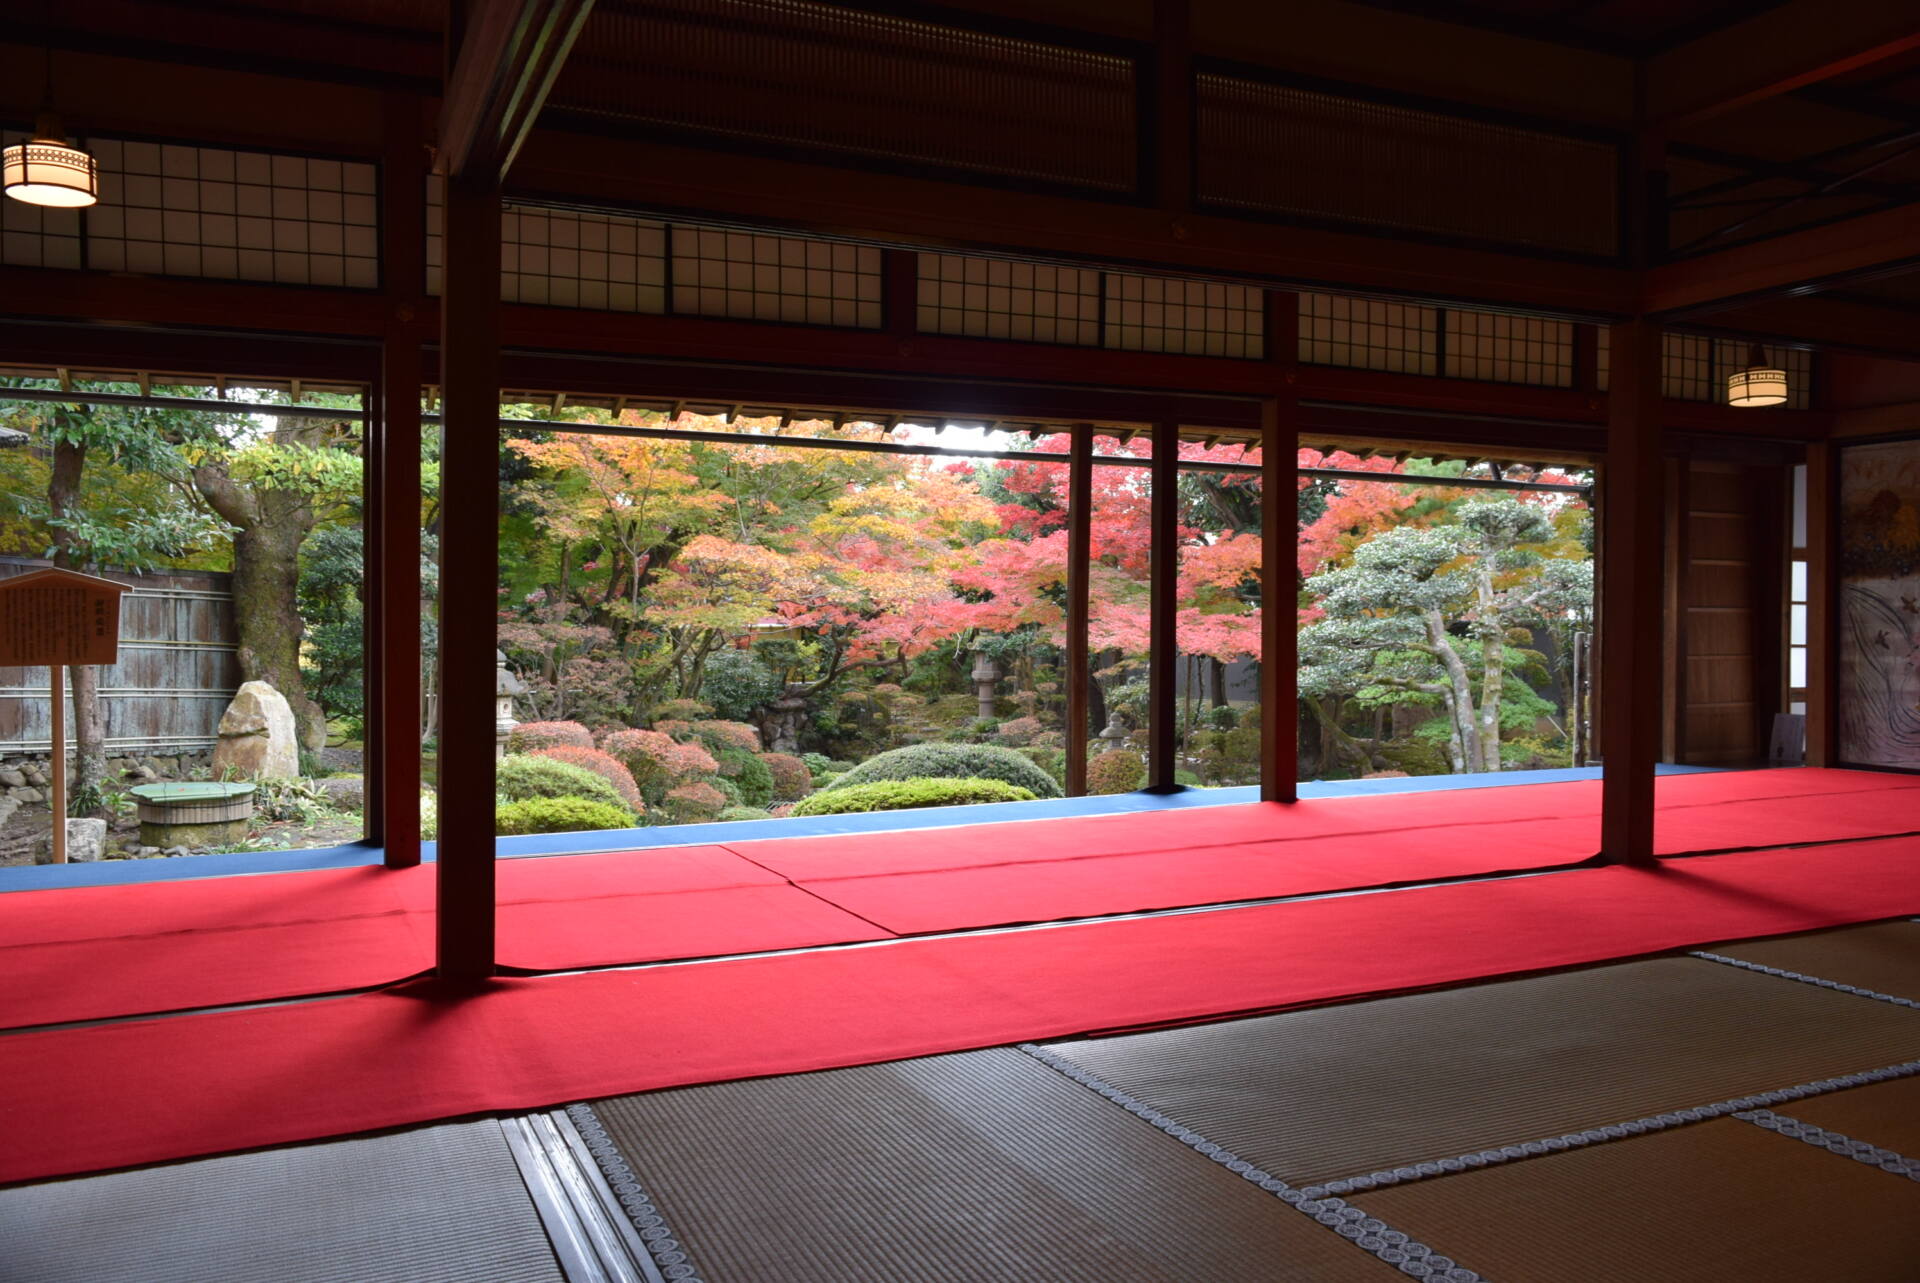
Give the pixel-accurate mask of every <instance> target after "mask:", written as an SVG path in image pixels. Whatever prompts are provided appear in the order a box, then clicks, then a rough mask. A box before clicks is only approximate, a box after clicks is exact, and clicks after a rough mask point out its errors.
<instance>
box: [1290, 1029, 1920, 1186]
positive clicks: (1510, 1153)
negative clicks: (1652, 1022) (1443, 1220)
mask: <svg viewBox="0 0 1920 1283" xmlns="http://www.w3.org/2000/svg"><path fill="white" fill-rule="evenodd" d="M1915 1074H1920V1060H1908V1061H1903V1062H1902V1063H1900V1064H1897V1065H1888V1066H1886V1067H1885V1068H1883V1069H1870V1070H1867V1071H1865V1072H1863V1073H1857V1074H1843V1075H1841V1076H1839V1077H1837V1078H1822V1079H1820V1080H1819V1081H1817V1082H1811V1083H1801V1084H1799V1085H1798V1086H1795V1087H1782V1088H1780V1089H1779V1090H1777V1091H1767V1092H1759V1093H1756V1094H1755V1095H1752V1096H1739V1097H1735V1098H1734V1099H1732V1100H1722V1101H1716V1102H1715V1103H1713V1104H1711V1105H1699V1106H1696V1107H1694V1108H1691V1109H1676V1110H1670V1111H1668V1112H1667V1113H1664V1114H1651V1115H1649V1116H1647V1117H1645V1118H1635V1119H1631V1120H1629V1121H1627V1122H1623V1123H1609V1124H1607V1125H1606V1126H1605V1127H1589V1128H1587V1129H1586V1130H1584V1131H1577V1132H1567V1133H1565V1134H1564V1135H1560V1136H1548V1137H1545V1138H1543V1139H1541V1140H1530V1141H1527V1142H1525V1143H1524V1144H1519V1145H1504V1146H1502V1147H1501V1148H1499V1149H1483V1150H1480V1151H1478V1152H1477V1153H1472V1154H1461V1155H1458V1156H1457V1157H1454V1158H1442V1159H1439V1160H1437V1161H1433V1162H1424V1163H1413V1164H1410V1165H1408V1166H1406V1167H1396V1168H1393V1169H1392V1170H1390V1171H1378V1172H1367V1173H1363V1174H1362V1175H1359V1176H1348V1177H1344V1178H1342V1179H1340V1180H1336V1181H1327V1182H1325V1183H1324V1184H1320V1185H1309V1186H1307V1187H1305V1188H1304V1189H1302V1190H1301V1191H1300V1193H1301V1194H1303V1195H1304V1196H1306V1197H1308V1198H1318V1197H1322V1196H1324V1195H1328V1194H1334V1195H1339V1194H1360V1193H1365V1192H1366V1191H1367V1190H1371V1189H1384V1188H1387V1187H1389V1186H1393V1185H1403V1184H1405V1183H1407V1182H1408V1181H1419V1180H1428V1179H1431V1178H1432V1177H1435V1176H1447V1175H1450V1174H1452V1173H1454V1172H1467V1171H1472V1170H1474V1169H1475V1168H1480V1167H1492V1166H1496V1165H1498V1164H1500V1163H1507V1162H1513V1161H1515V1160H1517V1159H1527V1158H1542V1157H1545V1156H1546V1155H1548V1154H1559V1153H1564V1152H1565V1151H1567V1150H1569V1149H1584V1148H1586V1147H1587V1146H1588V1145H1601V1144H1605V1143H1606V1142H1608V1141H1614V1140H1626V1139H1627V1138H1628V1137H1630V1136H1644V1135H1646V1134H1647V1133H1649V1132H1659V1131H1665V1130H1667V1129H1668V1128H1669V1127H1684V1126H1686V1125H1687V1124H1688V1123H1703V1122H1706V1121H1707V1120H1708V1119H1710V1118H1725V1117H1728V1116H1729V1115H1731V1116H1734V1117H1738V1116H1739V1115H1740V1113H1741V1112H1742V1111H1750V1110H1755V1109H1759V1108H1761V1107H1763V1106H1766V1105H1778V1104H1784V1103H1785V1102H1787V1101H1789V1100H1805V1099H1806V1098H1807V1097H1809V1096H1823V1095H1825V1094H1827V1093H1828V1092H1835V1091H1845V1090H1846V1089H1847V1088H1849V1087H1868V1086H1872V1085H1873V1084H1874V1083H1884V1082H1892V1081H1893V1080H1894V1079H1897V1078H1910V1077H1912V1076H1913V1075H1915Z"/></svg>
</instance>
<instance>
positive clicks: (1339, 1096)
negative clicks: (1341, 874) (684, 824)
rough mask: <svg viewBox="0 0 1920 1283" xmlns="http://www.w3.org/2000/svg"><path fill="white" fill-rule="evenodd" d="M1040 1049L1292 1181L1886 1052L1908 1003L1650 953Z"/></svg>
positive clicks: (1577, 1126) (1512, 1140)
mask: <svg viewBox="0 0 1920 1283" xmlns="http://www.w3.org/2000/svg"><path fill="white" fill-rule="evenodd" d="M1050 1049H1051V1050H1052V1051H1054V1052H1056V1053H1058V1054H1061V1055H1064V1056H1067V1057H1069V1058H1071V1059H1072V1060H1074V1061H1075V1062H1077V1063H1079V1064H1081V1065H1082V1066H1084V1067H1085V1068H1087V1069H1089V1070H1091V1071H1092V1072H1093V1073H1095V1074H1097V1075H1099V1076H1100V1077H1101V1078H1103V1079H1105V1080H1106V1081H1107V1082H1109V1083H1111V1084H1112V1085H1113V1086H1115V1087H1118V1088H1119V1089H1121V1090H1122V1091H1125V1092H1128V1093H1129V1094H1131V1095H1133V1096H1135V1097H1137V1098H1139V1099H1140V1100H1142V1101H1143V1102H1145V1103H1146V1104H1148V1105H1150V1106H1152V1107H1153V1108H1155V1109H1158V1110H1160V1111H1161V1112H1163V1113H1165V1114H1167V1115H1169V1116H1171V1117H1172V1118H1174V1119H1176V1120H1178V1121H1179V1122H1180V1123H1182V1124H1184V1125H1186V1126H1188V1127H1191V1128H1193V1129H1194V1130H1196V1131H1198V1132H1201V1133H1202V1134H1204V1135H1206V1136H1207V1137H1208V1138H1209V1139H1211V1140H1213V1141H1216V1142H1218V1143H1219V1144H1221V1145H1224V1146H1226V1147H1227V1148H1229V1149H1231V1150H1233V1151H1234V1152H1235V1153H1237V1154H1239V1155H1240V1156H1241V1157H1242V1158H1245V1159H1247V1160H1248V1161H1250V1162H1252V1163H1255V1164H1256V1165H1258V1166H1260V1167H1262V1168H1264V1169H1266V1170H1267V1171H1270V1172H1272V1173H1273V1174H1274V1175H1276V1176H1278V1177H1280V1178H1281V1179H1283V1180H1286V1181H1289V1182H1292V1183H1294V1184H1308V1183H1312V1182H1315V1181H1324V1180H1332V1179H1338V1178H1342V1177H1346V1176H1352V1175H1359V1174H1364V1173H1370V1172H1374V1171H1378V1170H1383V1169H1391V1168H1394V1167H1399V1166H1405V1165H1408V1164H1412V1163H1416V1162H1420V1161H1430V1160H1431V1161H1437V1160H1439V1159H1442V1158H1451V1157H1454V1156H1455V1155H1459V1154H1463V1153H1467V1152H1472V1151H1478V1150H1482V1149H1486V1148H1490V1147H1498V1146H1502V1145H1509V1144H1521V1143H1525V1142H1527V1141H1532V1140H1539V1139H1543V1138H1545V1137H1548V1136H1558V1135H1561V1134H1562V1133H1565V1132H1569V1131H1577V1130H1583V1129H1586V1128H1590V1127H1602V1126H1606V1125H1608V1124H1612V1123H1618V1122H1624V1121H1626V1120H1629V1119H1634V1118H1639V1117H1644V1116H1647V1115H1651V1114H1657V1113H1662V1112H1666V1111H1669V1110H1677V1109H1685V1108H1690V1107H1695V1106H1700V1105H1706V1104H1711V1103H1713V1102H1716V1101H1721V1100H1726V1099H1730V1098H1733V1097H1737V1096H1742V1095H1747V1094H1751V1093H1755V1092H1760V1091H1766V1090H1771V1089H1775V1088H1782V1087H1790V1086H1793V1085H1795V1084H1798V1083H1803V1082H1809V1081H1812V1080H1816V1079H1820V1078H1825V1077H1828V1076H1831V1075H1835V1074H1842V1073H1852V1072H1858V1071H1863V1070H1868V1069H1877V1068H1880V1067H1882V1066H1885V1065H1891V1064H1896V1063H1899V1062H1902V1061H1906V1060H1910V1059H1913V1058H1916V1057H1920V1013H1916V1012H1914V1011H1910V1010H1907V1009H1905V1008H1901V1007H1896V1006H1893V1005H1891V1004H1888V1003H1878V1002H1871V1001H1866V1000H1862V999H1860V998H1857V997H1851V996H1848V995H1844V994H1838V993H1834V992H1831V991H1829V990H1823V989H1817V988H1814V987H1812V986H1809V985H1801V984H1793V983H1789V982H1785V981H1781V980H1779V979H1776V978H1773V977H1770V976H1765V975H1759V974H1756V973H1753V972H1748V971H1742V970H1739V969H1737V968H1733V967H1728V966H1723V965H1720V964H1716V963H1711V962H1705V961H1701V960H1698V959H1692V958H1662V959H1654V960H1651V961H1645V962H1633V963H1625V964H1620V965H1616V966H1609V967H1598V968H1593V969H1591V970H1586V971H1577V972H1568V973H1563V974H1559V975H1550V976H1540V977H1534V978H1531V979H1524V980H1512V981H1502V982H1498V983H1493V984H1485V985H1476V986H1472V987H1469V988H1462V989H1453V990H1444V991H1440V992H1435V993H1424V994H1412V995H1406V996H1402V997H1395V998H1385V999H1380V1000H1376V1001H1372V1002H1364V1003H1353V1004H1348V1005H1344V1006H1337V1007H1323V1008H1318V1009H1313V1010H1307V1011H1297V1012H1287V1013H1282V1014H1280V1015H1274V1016H1264V1017H1258V1018H1254V1019H1249V1020H1237V1021H1232V1022H1227V1023H1222V1024H1211V1025H1201V1026H1195V1027H1189V1028H1180V1029H1169V1030H1159V1031H1154V1032H1151V1033H1143V1034H1135V1035H1129V1036H1125V1037H1117V1038H1102V1039H1092V1040H1085V1041H1077V1042H1070V1043H1062V1044H1055V1045H1053V1046H1052V1047H1051V1048H1050ZM1436 1246H1438V1245H1436Z"/></svg>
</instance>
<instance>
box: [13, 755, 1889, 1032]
mask: <svg viewBox="0 0 1920 1283" xmlns="http://www.w3.org/2000/svg"><path fill="white" fill-rule="evenodd" d="M1658 787H1659V796H1660V801H1661V811H1660V832H1659V837H1660V846H1661V849H1662V850H1663V851H1668V852H1678V851H1691V850H1703V849H1705V850H1717V849H1728V848H1743V847H1751V846H1758V845H1762V844H1774V845H1778V844H1783V843H1790V842H1808V841H1827V840H1833V839H1837V838H1851V837H1863V836H1872V835H1879V834H1886V833H1897V832H1904V831H1908V830H1911V829H1915V828H1920V778H1916V777H1912V776H1899V775H1886V774H1876V773H1872V772H1864V771H1822V770H1783V771H1752V772H1727V773H1721V774H1707V775H1683V776H1668V777H1664V778H1662V779H1661V780H1660V781H1659V785H1658ZM1599 796H1600V786H1599V785H1598V784H1597V783H1590V782H1587V783H1575V784H1538V785H1529V786H1518V787H1503V788H1491V789H1463V790H1454V791H1443V792H1433V793H1410V794H1401V795H1397V796H1382V797H1364V798H1341V799H1334V800H1323V801H1309V802H1300V803H1296V804H1294V805H1292V806H1279V805H1257V804H1256V805H1249V806H1221V807H1204V808H1195V809H1191V810H1178V811H1158V812H1149V813H1145V814H1132V815H1114V816H1100V817H1086V818H1076V819H1061V820H1034V821H1022V822H1011V823H1007V824H998V825H969V826H956V827H953V828H936V829H917V830H911V831H906V832H898V833H877V834H859V835H848V836H839V837H828V838H798V839H793V838H790V839H780V840H772V841H764V842H743V843H737V844H734V845H733V846H732V847H731V848H723V847H718V846H708V847H681V848H663V849H659V850H653V851H641V852H623V853H616V854H607V855H584V856H565V857H554V858H547V859H525V860H506V861H502V862H501V864H500V867H499V878H500V902H501V903H500V961H501V963H502V964H503V965H504V966H507V967H511V968H521V969H526V970H562V969H566V968H572V967H588V966H596V965H606V964H614V963H622V962H645V961H652V960H655V959H660V958H680V957H703V956H709V955H713V954H724V953H748V952H760V951H766V950H773V949H787V948H801V947H805V946H809V945H820V944H831V943H837V942H846V941H855V940H872V939H879V938H884V937H885V936H887V935H888V934H890V933H902V934H912V933H919V932H931V931H942V930H958V929H965V928H970V927H981V926H993V925H998V924H1003V923H1010V922H1030V921H1050V920H1054V919H1060V918H1073V917H1087V916H1094V915H1099V914H1107V913H1124V912H1131V911H1136V910H1143V909H1157V908H1170V907H1176V906H1181V905H1189V904H1204V903H1217V902H1219V901H1223V900H1234V899H1256V898H1262V897H1269V896H1282V895H1298V894H1307V893H1312V892H1320V891H1332V890H1340V889H1343V888H1352V887H1362V886H1377V885H1381V884H1387V883H1396V882H1414V881H1429V880H1434V879H1439V878H1447V877H1456V876H1461V875H1470V874H1481V873H1488V872H1494V871H1498V870H1502V869H1525V868H1539V867H1543V866H1547V865H1553V864H1561V863H1567V862H1572V861H1577V860H1580V859H1583V858H1585V857H1586V856H1588V855H1590V854H1591V853H1592V851H1593V849H1594V845H1595V839H1596V837H1597V834H1598V828H1599V823H1598V819H1597V807H1598V804H1599ZM735 852H738V854H735ZM743 857H746V858H743ZM788 878H791V879H793V881H794V883H798V885H797V886H796V885H793V884H790V883H789V882H788V881H787V879H788ZM432 880H433V872H432V870H431V869H427V868H421V869H408V870H400V871H387V870H381V869H335V870H325V871H319V872H307V873H280V874H266V875H260V876H255V877H232V878H209V879H205V880H196V881H187V882H169V883H154V884H149V885H144V886H124V887H97V888H84V889H76V890H67V891H26V892H16V893H12V894H6V895H0V966H4V968H5V971H4V974H5V975H6V977H7V983H6V984H5V985H4V986H0V1028H17V1027H19V1026H22V1025H33V1024H50V1023H55V1022H61V1021H72V1020H90V1019H102V1018H107V1017H112V1016H123V1015H133V1014H139V1013H143V1012H153V1011H168V1010H177V1009H179V1008H182V1007H195V1006H212V1005H219V1004H226V1003H240V1002H255V1001H261V1000H264V999H270V998H279V997H287V996H292V995H298V994H308V993H327V992H334V991H338V990H342V989H354V988H363V987H367V986H372V985H378V984H385V983H390V982H393V981H396V980H400V979H402V978H404V977H407V976H410V975H414V974H416V973H418V972H420V971H422V970H425V969H426V968H428V967H429V966H430V965H431V962H432V920H431V914H432V908H433V886H432Z"/></svg>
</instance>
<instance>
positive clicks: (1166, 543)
mask: <svg viewBox="0 0 1920 1283" xmlns="http://www.w3.org/2000/svg"><path fill="white" fill-rule="evenodd" d="M1150 472H1151V475H1152V478H1153V496H1152V504H1151V507H1150V509H1149V511H1148V518H1147V520H1148V527H1149V530H1150V532H1151V535H1150V539H1149V543H1150V545H1151V548H1152V561H1151V563H1150V567H1149V571H1148V584H1149V588H1150V590H1151V595H1150V596H1149V598H1148V602H1147V646H1148V652H1147V707H1148V717H1147V745H1148V751H1147V789H1148V791H1150V792H1154V793H1172V792H1176V791H1177V790H1178V789H1179V787H1180V785H1179V783H1178V782H1177V781H1176V780H1175V779H1174V770H1175V761H1176V759H1177V756H1178V745H1177V740H1178V737H1177V735H1176V734H1175V732H1177V731H1178V730H1179V726H1178V720H1179V703H1178V700H1177V699H1176V698H1175V691H1174V687H1175V685H1176V677H1175V674H1176V673H1177V672H1178V671H1179V669H1178V663H1179V658H1180V638H1179V635H1178V634H1179V629H1178V624H1177V619H1178V616H1177V614H1176V607H1177V606H1178V600H1177V599H1178V595H1179V591H1180V425H1179V424H1178V423H1156V424H1155V425H1154V428H1153V467H1152V468H1151V470H1150Z"/></svg>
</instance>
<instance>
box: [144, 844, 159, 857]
mask: <svg viewBox="0 0 1920 1283" xmlns="http://www.w3.org/2000/svg"><path fill="white" fill-rule="evenodd" d="M140 854H141V855H142V856H143V857H146V856H155V855H158V854H160V848H159V847H157V846H143V847H141V848H140Z"/></svg>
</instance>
